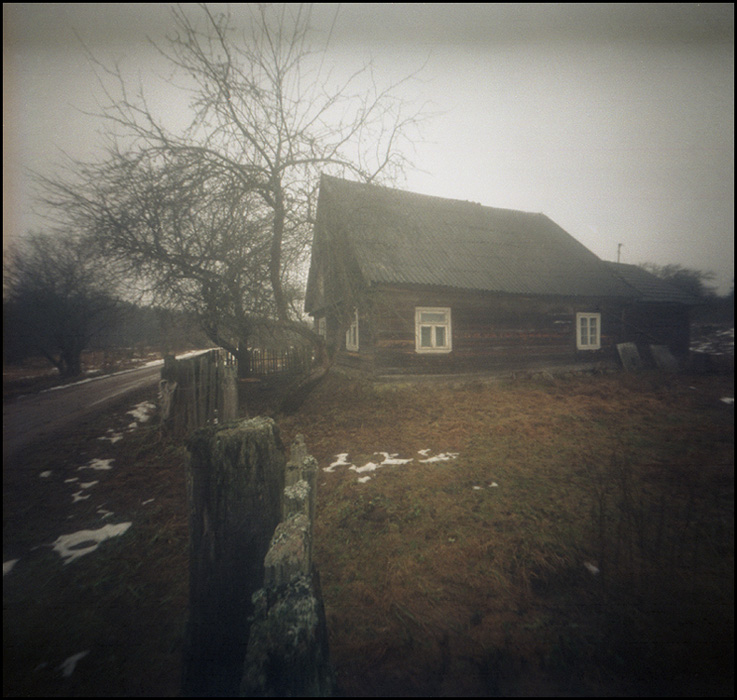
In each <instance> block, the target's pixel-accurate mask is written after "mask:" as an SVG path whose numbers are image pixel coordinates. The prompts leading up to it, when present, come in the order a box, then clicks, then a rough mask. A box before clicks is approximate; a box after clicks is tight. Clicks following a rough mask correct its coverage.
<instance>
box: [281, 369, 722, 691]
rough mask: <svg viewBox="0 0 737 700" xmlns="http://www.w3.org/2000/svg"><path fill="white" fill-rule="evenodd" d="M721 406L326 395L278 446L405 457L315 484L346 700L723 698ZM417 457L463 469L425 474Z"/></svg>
mask: <svg viewBox="0 0 737 700" xmlns="http://www.w3.org/2000/svg"><path fill="white" fill-rule="evenodd" d="M723 391H729V389H728V388H725V387H722V386H715V385H714V383H713V381H697V380H696V379H694V378H690V379H685V378H667V377H663V376H661V375H641V376H639V377H633V376H630V375H615V376H605V377H586V378H576V379H569V380H553V381H551V382H544V383H532V382H522V383H514V384H489V385H484V384H481V383H476V384H472V385H468V386H463V387H456V388H454V389H452V390H449V389H447V388H442V387H438V386H433V385H411V386H404V387H399V388H394V387H383V388H381V387H371V386H369V385H366V384H363V383H360V382H352V383H351V382H346V381H344V380H339V379H337V378H332V379H331V380H330V381H329V382H328V383H327V384H326V385H325V386H323V387H322V388H321V389H320V391H319V393H318V394H316V395H315V396H313V397H312V399H311V402H310V404H309V405H307V406H305V407H304V408H303V410H302V411H301V412H300V415H299V416H296V417H294V418H290V419H288V420H282V428H283V429H284V430H285V431H286V432H290V431H292V430H294V431H296V430H299V431H300V432H303V433H305V434H306V435H307V436H308V444H309V446H310V448H311V450H312V451H313V453H314V454H315V455H316V456H317V457H318V459H319V461H320V463H321V464H324V465H327V464H329V463H330V462H331V461H333V459H334V456H335V455H336V454H337V453H339V452H348V453H349V455H350V460H351V461H353V462H354V463H355V464H363V463H364V462H365V461H368V460H369V459H371V458H372V456H373V453H374V452H377V451H386V452H390V453H395V452H396V453H399V455H400V456H401V457H412V456H414V457H415V461H414V462H412V463H410V464H408V465H405V466H400V467H387V468H383V469H381V470H379V471H378V472H375V477H374V478H372V479H371V480H370V481H369V482H368V483H358V481H357V476H358V475H357V474H356V473H355V472H353V471H350V470H348V469H347V468H346V467H342V468H341V467H338V468H336V470H335V472H334V473H325V474H324V476H323V478H322V480H321V482H322V483H321V484H320V487H321V491H320V501H319V507H318V510H319V523H318V525H319V529H318V553H317V556H318V564H319V566H320V571H321V576H322V581H323V592H324V595H325V602H326V608H327V611H328V622H329V627H330V633H331V643H332V647H331V648H332V652H333V659H334V662H335V664H336V667H337V669H338V673H339V682H340V684H341V689H342V690H343V692H344V693H346V694H347V695H376V694H380V695H445V694H470V695H487V694H499V693H501V694H519V693H522V694H528V693H534V694H537V693H544V694H550V693H566V694H570V693H572V694H579V693H581V694H583V693H593V694H609V693H613V694H616V693H618V692H645V693H657V692H659V691H661V690H668V691H679V692H683V691H684V689H688V688H691V687H693V689H694V691H698V692H702V691H703V692H706V693H709V692H710V690H711V688H712V682H713V684H714V686H713V687H716V688H717V689H720V688H722V689H723V688H724V687H725V686H724V684H725V683H726V684H727V685H728V684H729V683H730V679H731V677H732V676H731V673H732V671H731V668H732V665H731V659H732V648H733V647H732V644H731V641H730V640H731V633H732V630H733V624H732V620H733V592H732V591H733V589H732V576H733V573H732V572H733V557H732V543H733V526H732V523H733V520H732V518H733V490H732V489H733V427H732V421H733V410H732V409H731V408H730V407H729V406H728V405H726V404H724V403H722V402H720V401H719V398H720V397H721V396H719V395H718V394H720V392H723ZM730 395H731V394H730ZM424 448H431V449H432V450H433V453H438V452H448V451H453V452H458V453H459V457H458V459H457V460H455V461H452V462H440V463H437V464H419V463H418V462H417V455H416V453H417V450H419V449H424ZM373 458H374V459H376V457H373ZM491 482H495V483H497V484H498V486H497V487H493V488H489V486H488V485H489V484H490V483H491ZM474 487H481V488H480V489H478V488H477V489H474ZM585 563H593V564H595V565H596V566H597V567H598V568H599V569H600V571H601V573H600V574H599V575H596V576H594V575H592V574H591V573H589V571H588V570H587V569H586V568H585V566H584V564H585ZM695 601H697V602H695ZM686 631H687V634H686V633H685V632H686ZM714 639H717V640H719V643H718V644H717V645H716V646H715V645H714V644H713V643H710V641H711V640H714ZM702 645H707V647H706V648H708V649H709V651H708V653H702V652H701V651H700V650H702V649H703V648H704V646H702ZM674 668H676V669H678V673H677V674H674V672H673V669H674ZM707 679H709V680H707Z"/></svg>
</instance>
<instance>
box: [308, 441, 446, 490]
mask: <svg viewBox="0 0 737 700" xmlns="http://www.w3.org/2000/svg"><path fill="white" fill-rule="evenodd" d="M430 453H431V450H430V449H426V450H418V452H417V454H419V455H421V456H422V457H427V459H420V460H418V462H420V463H423V464H429V463H433V462H447V461H450V460H451V459H456V458H457V457H458V454H459V453H458V452H442V453H440V454H438V455H435V456H434V457H428V455H429V454H430ZM348 454H349V453H348V452H339V453H338V454H336V455H335V461H333V462H332V463H331V464H330V465H329V466H327V467H324V468H323V471H325V472H334V471H335V469H336V468H337V467H348V469H350V470H351V471H354V472H356V473H357V474H363V473H364V472H374V471H376V470H377V469H381V468H382V467H398V466H402V465H405V464H409V463H410V462H413V461H414V458H413V457H409V458H401V457H399V453H397V452H393V453H392V452H374V454H375V455H381V461H375V462H374V461H369V462H366V464H364V465H362V466H360V467H359V466H357V465H355V464H353V462H351V461H350V460H349V459H348ZM368 478H369V477H365V476H364V477H361V478H360V479H359V480H358V481H359V482H360V483H362V484H365V483H366V482H367V481H368Z"/></svg>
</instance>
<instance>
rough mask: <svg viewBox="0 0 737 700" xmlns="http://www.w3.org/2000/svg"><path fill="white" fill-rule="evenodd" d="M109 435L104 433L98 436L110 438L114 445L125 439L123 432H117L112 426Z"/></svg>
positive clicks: (100, 438) (105, 438)
mask: <svg viewBox="0 0 737 700" xmlns="http://www.w3.org/2000/svg"><path fill="white" fill-rule="evenodd" d="M108 433H109V435H103V436H102V437H99V438H97V439H98V440H108V441H109V442H110V444H111V445H114V444H115V443H116V442H119V441H120V440H122V439H123V434H122V433H116V432H115V431H114V430H113V429H112V428H110V429H109V430H108Z"/></svg>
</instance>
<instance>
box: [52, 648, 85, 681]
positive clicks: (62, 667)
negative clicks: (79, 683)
mask: <svg viewBox="0 0 737 700" xmlns="http://www.w3.org/2000/svg"><path fill="white" fill-rule="evenodd" d="M89 653H90V650H89V649H87V650H86V651H80V652H79V654H74V655H73V656H70V657H69V658H68V659H65V660H64V661H62V662H61V664H59V666H58V668H57V669H56V670H57V671H61V675H62V676H64V678H69V676H71V675H72V674H73V673H74V669H75V668H77V663H78V662H79V661H81V660H82V659H83V658H84V657H85V656H87V654H89Z"/></svg>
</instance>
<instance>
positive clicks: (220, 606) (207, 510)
mask: <svg viewBox="0 0 737 700" xmlns="http://www.w3.org/2000/svg"><path fill="white" fill-rule="evenodd" d="M188 450H189V456H188V460H187V495H188V501H189V508H190V613H189V621H188V625H187V632H186V637H185V650H184V664H183V684H182V692H183V694H184V695H186V696H205V697H213V696H235V695H237V694H238V691H239V684H240V681H241V676H242V673H243V663H244V659H245V655H246V647H247V644H248V636H249V629H250V621H249V617H250V616H251V614H252V612H253V603H252V601H251V596H252V595H253V593H254V592H255V591H256V590H257V589H260V588H261V586H262V585H263V580H264V557H265V555H266V553H267V550H268V547H269V541H270V539H271V536H272V534H273V533H274V529H275V528H276V526H277V524H278V523H279V521H280V519H281V515H282V492H283V489H284V474H285V457H284V452H283V447H282V444H281V440H280V438H279V431H278V428H277V427H276V425H275V424H274V422H273V421H272V420H271V419H269V418H254V419H251V420H243V421H240V422H234V423H228V424H225V425H220V426H206V427H204V428H202V429H200V430H198V431H197V432H195V433H194V434H193V435H192V437H191V438H190V440H189V441H188Z"/></svg>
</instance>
